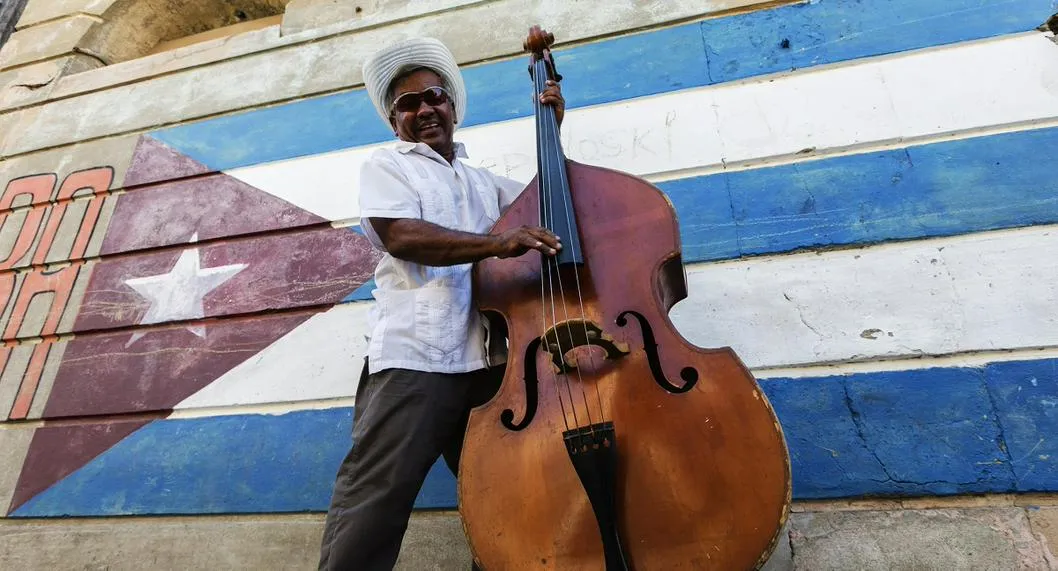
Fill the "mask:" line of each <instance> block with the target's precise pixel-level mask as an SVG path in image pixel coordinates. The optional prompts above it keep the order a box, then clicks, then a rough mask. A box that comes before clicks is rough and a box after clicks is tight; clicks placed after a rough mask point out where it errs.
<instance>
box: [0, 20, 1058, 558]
mask: <svg viewBox="0 0 1058 571" xmlns="http://www.w3.org/2000/svg"><path fill="white" fill-rule="evenodd" d="M222 4H223V5H222ZM4 6H11V4H10V3H8V2H5V3H4ZM1055 9H1056V7H1055V6H1054V2H1053V0H880V1H878V2H862V1H860V0H827V1H825V2H803V1H797V0H790V1H781V2H763V3H762V2H759V1H758V0H708V1H700V0H699V1H690V0H687V1H683V0H680V1H671V0H666V1H662V0H645V1H644V0H634V1H633V0H615V1H613V2H568V1H566V0H533V1H530V2H526V1H524V0H422V1H419V0H416V1H414V2H411V1H406V0H370V1H364V2H335V1H333V0H291V1H290V2H285V1H283V0H247V1H246V2H222V3H216V2H183V3H181V2H168V1H163V0H29V3H28V4H27V5H26V8H25V10H24V12H23V13H22V15H21V17H20V18H19V20H18V25H17V30H16V33H15V35H14V36H13V37H12V38H13V39H12V40H11V41H10V42H9V43H8V45H7V46H4V47H3V49H2V50H0V301H2V303H0V335H2V336H3V339H2V340H3V341H4V343H3V344H0V500H2V501H0V508H3V510H4V512H3V514H0V515H3V516H6V517H0V568H4V569H7V568H12V569H28V570H33V569H38V568H47V569H51V568H64V567H75V568H81V567H89V566H90V567H92V568H97V567H98V568H103V567H106V568H110V569H121V568H125V567H123V566H126V567H130V566H134V565H138V566H140V567H142V562H143V557H147V558H149V561H150V565H149V566H150V567H151V568H158V569H167V568H172V569H206V568H215V567H218V566H220V567H223V568H236V569H237V568H255V569H256V568H293V567H300V566H305V565H306V562H309V563H308V565H311V561H312V560H313V559H314V555H315V551H316V550H317V549H318V546H319V538H318V533H319V526H320V523H321V516H320V514H321V513H322V511H323V510H324V509H326V506H327V502H328V500H329V496H330V490H331V486H332V484H333V477H334V470H335V467H336V466H337V464H338V462H340V461H341V458H342V457H343V456H344V455H345V454H346V453H347V452H348V446H349V443H350V442H349V434H350V433H351V432H350V431H351V423H352V421H353V413H354V408H353V405H354V404H355V402H354V401H355V391H356V375H353V374H351V373H350V372H351V371H352V372H355V371H359V369H360V367H361V366H362V358H363V355H364V353H365V351H366V335H367V334H368V333H369V331H368V329H367V328H368V323H369V319H368V316H369V315H370V312H371V311H372V309H373V307H374V305H373V303H374V302H373V299H374V298H373V295H374V288H375V285H374V282H373V280H372V276H373V269H374V266H375V264H376V263H377V262H378V260H379V257H380V255H381V254H380V253H379V252H378V251H377V250H375V249H373V248H372V247H371V246H370V244H369V243H368V242H367V240H366V239H365V238H364V235H363V233H362V229H361V228H360V226H359V223H360V218H359V217H360V211H359V202H358V200H357V193H358V192H359V184H360V183H359V180H360V179H359V172H360V167H361V165H362V164H363V163H364V161H365V160H367V158H368V157H369V156H370V154H371V152H372V151H374V150H375V149H376V148H378V147H380V146H387V145H389V144H391V143H392V142H393V134H392V132H391V130H390V128H389V126H388V125H386V124H385V123H384V122H381V121H379V120H378V117H377V116H376V114H375V112H374V110H373V107H372V105H371V102H370V100H369V99H368V97H367V96H366V94H365V93H364V91H363V88H362V85H361V84H362V77H361V65H362V63H363V61H364V59H365V58H366V57H367V56H368V55H369V54H370V53H371V52H372V51H373V50H374V49H375V48H376V47H378V46H380V45H382V44H384V43H386V42H389V41H393V40H396V39H399V38H404V37H410V36H416V35H426V34H428V35H432V36H434V37H438V38H439V39H441V40H442V41H444V42H445V43H446V44H447V45H449V46H450V48H451V49H452V51H453V53H454V55H455V57H456V59H457V60H458V62H459V63H460V64H461V66H462V69H463V71H464V76H465V79H466V83H467V86H468V90H469V93H470V106H469V113H468V117H467V118H465V119H466V120H465V121H464V122H463V124H461V126H460V129H459V131H457V136H458V139H459V140H460V141H461V142H463V143H465V145H466V148H467V150H468V157H467V158H466V162H467V163H468V164H470V165H473V166H478V167H482V168H486V169H489V170H490V171H492V172H493V173H495V174H497V175H501V176H508V177H510V178H512V179H514V180H516V181H518V182H521V183H528V182H529V180H530V179H531V178H532V177H533V176H534V175H535V171H536V160H535V152H536V151H535V146H534V143H533V132H534V131H533V129H534V127H533V113H534V106H533V104H532V99H531V98H530V97H529V96H528V95H527V94H528V93H529V91H528V88H529V84H528V81H527V79H528V78H527V76H526V73H525V63H526V62H525V59H524V58H525V54H524V53H523V52H522V40H523V39H524V35H525V32H526V29H527V27H528V26H529V25H531V24H534V23H539V24H541V25H542V26H544V27H545V28H547V29H548V30H549V31H552V32H553V33H554V34H555V37H556V39H557V41H558V44H556V48H555V57H556V62H557V64H558V66H559V70H560V72H561V73H563V75H564V76H565V79H564V80H563V93H564V95H565V97H566V102H567V113H566V118H565V120H564V122H563V125H562V138H563V140H562V145H563V150H564V151H565V152H566V154H567V156H568V157H569V158H570V159H572V160H576V161H578V162H582V163H586V164H592V165H596V166H600V167H604V168H613V169H617V170H621V171H624V172H628V173H631V174H633V175H636V176H640V177H642V178H643V179H645V180H647V181H648V182H651V183H653V184H655V185H656V186H657V188H658V189H659V191H660V192H662V193H664V194H665V195H666V197H667V198H668V199H669V200H670V202H671V205H672V208H673V209H674V212H675V213H676V215H677V217H678V219H679V223H680V228H679V229H680V240H681V247H682V251H681V261H682V262H683V263H684V269H685V273H684V275H685V277H686V280H687V288H686V289H687V294H688V296H687V298H686V299H685V300H683V301H681V302H680V303H678V304H677V305H676V306H675V307H674V308H673V311H672V313H671V321H672V326H673V327H675V329H676V330H678V332H679V333H680V334H681V335H682V336H683V337H684V338H685V339H686V340H687V342H688V343H690V344H692V345H695V346H698V347H703V348H713V347H723V346H730V347H731V348H732V350H734V351H735V352H736V354H737V355H738V356H739V358H740V359H741V360H742V361H743V363H744V364H745V366H746V367H747V368H748V369H749V370H750V371H751V372H752V373H753V374H754V375H755V376H756V377H757V379H758V381H759V384H760V387H761V389H762V392H761V394H762V395H763V396H765V397H767V398H768V400H769V402H770V404H771V405H772V406H773V407H774V410H775V411H776V415H777V417H778V420H779V423H780V426H781V428H782V430H783V433H784V435H785V437H786V441H787V445H788V449H789V453H790V462H791V467H792V479H793V501H794V506H793V512H794V513H793V516H792V517H791V518H790V520H789V522H788V528H787V530H786V531H785V532H784V533H785V535H784V536H783V537H782V538H781V541H780V542H779V547H778V548H777V550H776V552H775V555H774V556H773V557H772V559H771V561H770V562H769V563H768V566H767V567H766V570H765V571H779V570H786V569H811V570H813V571H814V570H816V569H879V570H881V569H886V570H890V569H943V570H945V571H947V570H949V569H967V570H969V569H978V568H981V567H982V566H983V567H985V568H988V569H1032V570H1033V571H1035V570H1036V569H1048V568H1054V567H1055V566H1056V563H1055V559H1054V552H1055V548H1054V545H1055V533H1054V529H1055V526H1056V520H1055V515H1054V513H1055V512H1054V510H1055V506H1056V503H1058V500H1056V499H1055V493H1056V492H1058V441H1056V440H1055V438H1054V437H1053V436H1052V435H1054V434H1058V412H1056V411H1058V312H1055V311H1054V308H1055V307H1058V265H1055V264H1054V262H1053V259H1052V258H1053V257H1049V256H1047V255H1046V253H1048V252H1052V251H1056V250H1058V200H1055V196H1058V186H1056V185H1058V182H1056V180H1055V177H1054V168H1053V165H1052V164H1050V163H1049V162H1048V161H1046V160H1041V157H1046V156H1049V155H1047V151H1048V150H1049V149H1052V148H1058V45H1055V42H1054V37H1053V32H1052V31H1050V30H1049V29H1048V28H1047V27H1046V26H1045V27H1044V28H1042V29H1041V28H1038V26H1039V25H1040V22H1041V21H1045V20H1047V19H1048V18H1049V17H1050V15H1051V14H1053V13H1054V10H1055ZM281 10H282V11H283V16H282V18H272V19H268V20H267V24H265V23H263V22H261V21H258V20H251V22H253V21H258V23H260V24H261V25H262V26H261V27H258V28H254V29H250V28H251V27H246V28H239V29H238V30H237V31H236V30H233V29H231V28H224V29H226V30H228V32H230V33H227V32H224V33H221V34H220V35H219V36H217V37H211V36H210V37H207V36H195V37H194V38H191V39H187V38H186V37H185V38H184V39H185V40H186V45H178V44H180V42H177V43H175V44H165V45H163V46H161V47H158V46H156V45H155V44H157V42H160V41H165V40H170V39H179V38H176V36H181V35H183V34H187V33H197V32H202V31H214V32H216V26H223V25H226V24H232V23H234V22H236V21H239V20H243V19H245V18H256V17H259V16H270V15H271V16H275V15H278V13H279V11H281ZM236 12H241V13H242V15H240V14H238V13H236ZM1051 21H1052V22H1053V20H1051ZM952 22H957V23H958V25H952ZM207 29H209V30H207ZM152 46H154V47H152ZM156 48H157V50H159V53H153V54H150V55H145V54H146V52H147V51H153V50H155V49H156ZM1011 62H1017V65H1012V64H1011ZM640 216H641V213H638V212H630V213H628V218H627V220H626V221H624V222H627V223H640V222H642V221H641V220H639V218H640ZM624 222H623V223H624ZM618 230H619V228H616V227H615V230H614V238H613V239H614V240H620V239H621V238H620V236H621V234H620V232H619V231H618ZM635 246H636V245H635V244H629V245H627V247H635ZM629 271H630V272H632V271H641V270H638V269H633V268H630V269H629ZM630 275H632V274H630ZM658 326H659V327H661V326H663V325H662V324H658ZM664 326H667V324H666V325H664ZM612 333H614V334H615V335H616V336H617V337H621V336H622V335H624V336H625V337H621V338H620V339H619V340H620V341H622V342H626V343H628V344H629V346H630V347H631V348H632V350H642V348H641V347H640V344H641V343H642V340H641V339H639V338H638V337H636V336H635V335H634V334H632V333H628V332H622V331H615V332H612ZM669 350H671V347H662V348H661V351H662V352H665V351H669ZM677 372H678V371H677ZM670 374H672V373H671V372H670ZM709 382H713V381H712V380H709ZM545 384H546V383H545ZM707 388H708V390H723V387H722V385H719V384H718V385H716V386H712V385H709V384H708V383H703V384H702V387H701V390H706V389H707ZM663 413H664V411H659V412H658V414H663ZM724 428H725V430H738V427H724ZM718 461H722V459H718ZM689 485H690V484H689ZM457 500H458V498H457V496H456V486H455V480H454V478H453V475H452V474H450V473H449V472H448V471H447V469H446V468H445V467H444V466H443V465H442V464H438V465H437V466H434V467H433V469H431V471H430V473H429V474H428V476H427V478H426V482H425V483H424V485H423V489H422V491H421V493H420V494H419V496H418V497H417V498H416V501H415V508H416V515H415V517H414V521H413V524H412V527H411V530H410V532H409V534H408V536H407V537H406V541H405V546H404V550H403V553H402V560H401V563H400V566H399V567H400V568H402V569H425V568H442V569H447V568H460V569H461V568H464V567H465V566H466V563H467V557H468V551H467V547H466V544H465V541H463V539H462V528H461V526H460V524H459V521H458V518H457V517H456V515H455V512H454V509H455V508H456V506H457ZM177 516H179V517H177ZM702 517H708V513H707V512H705V511H703V513H702ZM160 537H161V538H164V541H162V540H161V539H159V538H160ZM141 556H142V557H141Z"/></svg>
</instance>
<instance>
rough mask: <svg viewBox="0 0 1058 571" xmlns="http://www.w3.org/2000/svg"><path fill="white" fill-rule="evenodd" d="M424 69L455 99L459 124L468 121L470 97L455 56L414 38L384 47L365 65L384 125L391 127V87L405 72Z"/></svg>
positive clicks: (369, 91) (368, 84)
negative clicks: (389, 96) (468, 99)
mask: <svg viewBox="0 0 1058 571" xmlns="http://www.w3.org/2000/svg"><path fill="white" fill-rule="evenodd" d="M417 67H425V68H429V69H431V70H433V71H434V72H436V73H437V75H439V76H440V77H441V82H442V83H443V84H444V88H445V89H446V90H447V91H448V93H449V94H450V95H451V97H452V108H453V109H455V113H456V115H455V120H456V122H457V123H463V122H465V121H466V109H467V94H466V87H465V86H464V85H463V75H462V74H461V73H460V72H459V66H458V65H457V64H456V59H455V56H453V55H452V52H451V51H449V50H448V48H447V47H446V46H445V45H444V44H442V43H441V42H440V41H439V40H436V39H434V38H413V39H409V40H403V41H400V42H397V43H395V44H392V45H390V46H388V47H385V48H383V49H381V50H379V51H377V52H375V53H374V54H372V55H371V57H369V58H368V59H367V61H366V62H364V69H363V72H364V85H365V87H366V88H367V94H368V96H369V97H371V102H372V103H374V104H375V110H376V111H378V116H379V117H381V118H382V121H383V122H385V123H386V124H387V125H389V110H390V106H391V105H392V104H393V101H392V100H390V99H389V98H388V97H387V92H388V91H389V87H390V84H392V83H393V80H394V79H396V77H397V76H399V75H400V74H401V73H402V72H405V71H407V70H411V69H415V68H417Z"/></svg>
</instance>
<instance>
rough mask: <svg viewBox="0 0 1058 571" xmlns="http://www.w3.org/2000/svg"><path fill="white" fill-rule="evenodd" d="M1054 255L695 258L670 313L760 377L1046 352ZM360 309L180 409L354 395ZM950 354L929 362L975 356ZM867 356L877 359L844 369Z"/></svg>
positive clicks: (952, 244)
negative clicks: (685, 292) (684, 295)
mask: <svg viewBox="0 0 1058 571" xmlns="http://www.w3.org/2000/svg"><path fill="white" fill-rule="evenodd" d="M1056 251H1058V227H1056V226H1048V227H1035V228H1025V229H1018V230H1006V231H999V232H990V233H981V234H974V235H969V236H961V237H955V238H942V239H934V240H920V241H913V242H900V243H893V244H886V245H881V246H872V247H867V248H857V249H850V250H841V251H830V252H823V253H818V254H817V253H806V254H796V255H784V256H767V257H760V258H753V259H746V260H738V261H732V262H725V263H714V264H697V265H692V266H689V267H688V268H687V270H688V271H687V273H688V284H689V290H690V296H689V298H688V299H686V300H684V301H682V302H680V303H679V304H677V305H676V307H674V308H673V311H672V320H673V323H674V324H675V325H676V327H677V328H678V329H679V330H680V332H681V333H682V334H683V335H684V336H686V337H687V338H688V340H689V341H690V342H691V343H692V344H696V345H699V346H702V347H712V346H717V345H729V346H731V347H732V348H734V350H735V351H736V352H737V353H738V354H739V356H740V357H741V358H742V360H743V361H744V362H745V363H746V364H747V366H749V367H750V368H751V369H753V370H754V371H755V372H756V371H760V370H762V369H766V370H765V371H763V374H761V377H762V378H766V377H775V376H786V375H791V374H792V375H793V376H803V375H798V374H797V373H796V372H791V371H790V370H789V369H786V370H782V369H780V368H782V367H798V366H809V367H815V370H814V371H811V370H809V371H808V372H806V373H804V374H819V375H835V374H842V373H845V372H861V371H867V370H902V369H908V368H921V367H922V366H926V365H923V364H922V363H925V362H926V361H917V362H912V361H909V360H903V361H891V360H892V359H908V358H911V357H924V356H930V355H951V354H959V353H971V352H975V351H982V352H987V353H990V354H993V355H994V354H996V353H997V352H1000V351H1006V350H1015V351H1019V353H1018V354H1020V355H1022V358H1025V359H1033V358H1046V357H1048V356H1053V355H1054V354H1055V353H1054V351H1053V350H1049V351H1042V352H1041V351H1030V350H1029V349H1031V348H1037V347H1050V348H1052V349H1053V348H1056V347H1058V311H1056V310H1055V307H1058V263H1055V261H1054V256H1053V252H1056ZM370 305H371V304H370V303H357V304H348V305H342V306H338V307H336V308H334V309H332V310H330V311H328V312H326V313H323V314H320V315H318V316H316V317H314V318H313V319H310V320H309V321H307V322H306V323H304V324H302V325H301V326H300V327H299V328H298V329H295V330H294V331H293V332H291V333H290V334H288V335H287V336H286V337H284V338H282V339H280V340H279V341H277V342H276V343H275V344H274V345H272V346H270V347H268V348H267V349H265V350H264V351H263V352H261V353H260V354H259V355H258V356H256V357H255V358H254V359H252V360H251V361H248V362H247V363H244V364H243V365H241V366H239V367H237V368H235V369H233V370H232V371H231V372H229V373H228V374H226V375H224V376H223V377H222V378H221V379H220V380H218V381H217V382H215V383H214V384H212V385H210V386H209V387H207V388H206V389H204V390H203V391H200V392H199V393H198V394H196V395H194V396H192V397H191V398H189V399H187V400H185V401H184V402H183V403H181V404H180V405H178V407H177V408H189V407H222V406H232V405H247V404H260V403H269V402H290V401H300V400H323V399H332V398H342V397H351V396H352V395H353V394H355V390H356V379H357V377H358V375H359V371H360V366H361V364H362V361H361V355H362V354H363V351H364V345H363V335H364V333H365V330H364V328H365V325H366V319H365V316H366V314H365V312H366V311H367V309H368V308H369V307H370ZM947 359H948V361H946V363H947V364H945V363H941V362H938V363H937V364H936V366H966V365H968V364H970V365H972V364H973V363H977V364H980V362H981V361H982V360H981V358H972V357H965V358H956V359H955V360H952V359H951V358H947ZM872 360H886V361H885V362H883V363H881V364H867V363H854V364H851V365H850V364H848V362H850V361H858V362H869V361H872ZM988 360H1004V358H995V359H988ZM914 363H917V364H914ZM825 364H833V365H834V366H823V365H825Z"/></svg>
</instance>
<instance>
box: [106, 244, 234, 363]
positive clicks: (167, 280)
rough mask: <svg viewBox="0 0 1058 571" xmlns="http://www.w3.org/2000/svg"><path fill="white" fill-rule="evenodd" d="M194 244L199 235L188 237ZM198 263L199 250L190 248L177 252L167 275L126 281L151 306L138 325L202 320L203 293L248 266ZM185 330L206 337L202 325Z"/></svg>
mask: <svg viewBox="0 0 1058 571" xmlns="http://www.w3.org/2000/svg"><path fill="white" fill-rule="evenodd" d="M197 241H198V234H195V235H194V236H192V237H191V242H197ZM199 264H200V261H199V255H198V248H189V249H187V250H184V251H183V252H181V253H180V259H178V260H177V261H176V265H174V266H173V269H171V270H169V272H168V273H164V274H158V275H156V276H147V277H143V278H133V279H129V280H125V284H126V285H128V286H129V287H131V288H132V289H134V290H136V293H139V294H140V295H141V296H143V298H144V299H146V300H147V301H150V302H151V307H150V309H148V310H147V313H146V314H145V315H144V316H143V319H141V320H140V325H146V324H149V323H162V322H165V321H175V320H184V319H200V318H202V317H205V311H204V310H203V308H202V299H203V298H204V297H206V294H208V293H209V292H211V291H213V290H215V289H217V288H218V287H220V285H221V284H223V283H224V282H226V281H228V280H230V279H231V278H232V277H233V276H234V275H235V274H237V273H239V272H241V271H242V270H243V269H245V268H246V266H247V264H232V265H229V266H218V267H216V268H202V267H200V266H199ZM186 329H187V330H188V331H190V332H191V333H194V334H195V335H197V336H199V337H205V336H206V330H205V328H204V327H203V326H201V325H192V326H188V327H186ZM143 335H144V334H143V333H133V334H132V338H131V339H129V342H128V343H126V344H125V346H126V347H128V346H129V345H132V344H133V343H135V342H136V340H137V339H139V338H140V337H143Z"/></svg>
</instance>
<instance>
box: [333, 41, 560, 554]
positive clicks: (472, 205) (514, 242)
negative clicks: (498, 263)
mask: <svg viewBox="0 0 1058 571" xmlns="http://www.w3.org/2000/svg"><path fill="white" fill-rule="evenodd" d="M364 82H365V84H366V88H367V92H368V94H369V95H370V97H371V100H372V102H373V103H374V105H375V108H376V110H377V111H378V113H379V116H380V117H381V118H382V120H383V121H385V122H386V123H387V124H388V125H389V126H390V127H392V128H393V131H394V134H395V135H396V137H397V138H398V139H400V141H399V142H398V143H397V144H396V145H395V146H394V147H393V148H389V149H380V150H378V151H375V153H374V154H372V156H371V158H370V159H369V160H368V161H367V162H366V163H365V164H364V166H363V168H362V171H361V178H360V185H361V188H360V215H361V221H362V227H363V230H364V233H365V234H366V235H367V237H368V239H369V240H370V241H371V243H372V244H373V245H374V246H375V247H377V248H379V249H380V250H382V251H383V252H384V255H383V258H382V260H381V261H380V262H379V264H378V267H377V268H376V269H375V282H376V286H377V289H376V290H375V293H374V296H375V300H376V303H375V307H374V313H373V315H372V317H371V327H370V331H371V333H370V342H369V345H368V351H367V359H366V362H365V365H364V371H363V373H362V375H361V379H360V384H359V386H358V388H357V391H356V405H355V406H356V410H355V416H354V423H353V441H354V443H353V447H352V449H351V450H350V451H349V454H348V455H347V456H346V458H345V460H344V461H343V462H342V465H341V467H340V468H339V471H338V477H337V480H336V482H335V486H334V494H333V497H332V499H331V506H330V510H329V511H328V513H327V523H326V527H325V529H324V535H323V545H322V550H321V555H320V563H319V568H320V569H340V570H357V571H375V570H383V569H387V570H388V569H392V567H393V565H394V563H395V561H396V560H397V555H398V553H399V551H400V545H401V540H402V538H403V536H404V532H405V530H406V529H407V525H408V518H409V517H410V516H411V511H412V507H413V504H414V502H415V497H416V495H417V494H418V492H419V489H420V487H421V486H422V483H423V480H424V479H425V478H426V474H427V472H428V471H429V470H430V467H431V466H432V465H433V464H434V463H435V462H436V461H437V458H438V457H440V456H443V457H444V459H445V462H446V463H447V464H448V467H449V469H451V470H452V472H453V474H458V467H459V454H460V451H461V449H462V443H463V434H464V432H465V430H466V423H467V417H468V414H469V411H470V409H471V408H472V407H474V406H478V405H480V404H483V403H484V402H485V401H486V400H487V399H488V398H489V397H490V396H491V395H492V394H493V393H494V392H495V391H496V389H497V388H498V386H499V382H500V381H501V379H502V374H503V366H502V365H503V362H504V360H505V354H504V349H503V342H502V340H497V339H492V340H491V342H490V340H489V339H488V331H487V323H486V322H485V321H484V319H483V318H482V317H481V316H480V314H479V313H478V312H477V310H476V309H475V305H474V300H473V299H472V298H471V274H470V272H471V267H472V264H473V263H474V262H476V261H478V260H483V259H486V258H489V257H492V256H497V257H501V258H502V257H511V256H521V255H523V254H525V253H527V252H529V251H532V250H536V251H539V252H541V253H543V254H544V255H554V254H555V253H556V252H557V250H559V249H560V248H561V247H562V246H561V242H560V240H559V238H558V237H557V236H555V235H554V234H552V233H551V232H549V231H547V230H546V229H544V228H532V227H521V228H517V229H514V230H510V231H508V232H505V233H503V234H500V235H497V236H490V235H488V234H487V232H488V231H489V229H490V228H491V227H492V225H493V223H495V222H496V220H497V219H498V218H499V216H500V213H501V212H503V210H504V209H506V208H507V207H508V206H509V205H510V204H511V202H513V201H514V199H515V198H516V197H517V196H518V194H519V193H520V192H521V191H522V189H523V188H524V185H523V184H521V183H519V182H516V181H514V180H510V179H507V178H504V177H500V176H497V175H495V174H493V173H491V172H489V171H488V170H485V169H480V168H475V167H472V166H470V165H469V164H466V163H464V162H463V161H462V160H460V159H463V158H466V156H467V155H466V153H465V151H464V148H463V146H462V144H460V143H457V142H455V141H453V134H454V132H455V129H456V125H457V124H459V122H461V121H466V93H465V88H464V84H463V79H462V76H461V74H460V71H459V68H458V66H457V65H456V62H455V59H454V58H453V57H452V54H451V52H449V50H448V49H447V48H446V47H445V46H444V45H443V44H441V43H440V42H438V41H437V40H433V39H415V40H408V41H403V42H400V43H398V44H395V45H392V46H390V47H388V48H385V49H383V50H381V51H379V52H378V53H376V54H375V55H373V56H372V57H371V58H370V59H369V60H368V61H367V62H366V63H365V64H364ZM540 101H541V102H542V103H543V104H547V105H553V106H554V107H555V110H556V114H557V116H558V119H559V122H561V119H562V114H563V109H564V101H563V99H562V95H561V91H560V89H559V87H558V85H557V84H556V83H554V82H549V84H548V88H547V90H546V91H545V92H544V93H543V94H542V95H541V97H540Z"/></svg>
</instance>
